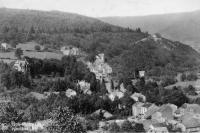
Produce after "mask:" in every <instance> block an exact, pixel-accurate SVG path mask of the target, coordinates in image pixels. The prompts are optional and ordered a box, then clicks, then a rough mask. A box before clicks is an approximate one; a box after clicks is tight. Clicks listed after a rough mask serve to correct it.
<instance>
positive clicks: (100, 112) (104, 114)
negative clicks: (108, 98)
mask: <svg viewBox="0 0 200 133" xmlns="http://www.w3.org/2000/svg"><path fill="white" fill-rule="evenodd" d="M101 115H102V116H101ZM91 116H101V117H104V118H106V119H108V118H111V117H112V116H113V115H112V114H111V113H109V112H108V111H106V110H102V109H98V110H96V111H95V112H94V113H92V114H91Z"/></svg>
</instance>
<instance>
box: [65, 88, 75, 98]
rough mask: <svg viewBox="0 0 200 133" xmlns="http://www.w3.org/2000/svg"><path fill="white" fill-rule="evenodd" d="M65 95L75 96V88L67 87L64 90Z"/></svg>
mask: <svg viewBox="0 0 200 133" xmlns="http://www.w3.org/2000/svg"><path fill="white" fill-rule="evenodd" d="M65 95H66V96H67V97H69V98H71V97H74V96H76V95H77V94H76V91H75V90H72V89H67V90H66V92H65Z"/></svg>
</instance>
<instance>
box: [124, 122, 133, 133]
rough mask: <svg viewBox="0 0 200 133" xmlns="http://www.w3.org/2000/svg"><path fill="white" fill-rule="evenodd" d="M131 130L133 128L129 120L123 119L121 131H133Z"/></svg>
mask: <svg viewBox="0 0 200 133" xmlns="http://www.w3.org/2000/svg"><path fill="white" fill-rule="evenodd" d="M133 130H134V128H133V126H132V124H131V122H129V121H124V122H123V123H122V126H121V131H123V132H130V131H133Z"/></svg>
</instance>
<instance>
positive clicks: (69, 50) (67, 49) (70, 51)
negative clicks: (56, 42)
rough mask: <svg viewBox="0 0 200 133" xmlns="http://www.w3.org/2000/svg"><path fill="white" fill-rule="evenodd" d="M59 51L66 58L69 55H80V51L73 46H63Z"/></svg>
mask: <svg viewBox="0 0 200 133" xmlns="http://www.w3.org/2000/svg"><path fill="white" fill-rule="evenodd" d="M60 51H61V52H62V53H63V54H64V55H67V56H69V55H73V56H78V55H80V54H81V51H80V50H79V49H78V48H77V47H74V46H63V47H61V48H60Z"/></svg>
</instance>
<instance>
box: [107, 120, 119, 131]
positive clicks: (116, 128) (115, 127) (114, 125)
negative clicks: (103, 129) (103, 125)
mask: <svg viewBox="0 0 200 133" xmlns="http://www.w3.org/2000/svg"><path fill="white" fill-rule="evenodd" d="M109 131H111V132H119V131H120V127H119V126H118V125H117V123H116V122H113V123H111V124H110V125H109Z"/></svg>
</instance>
